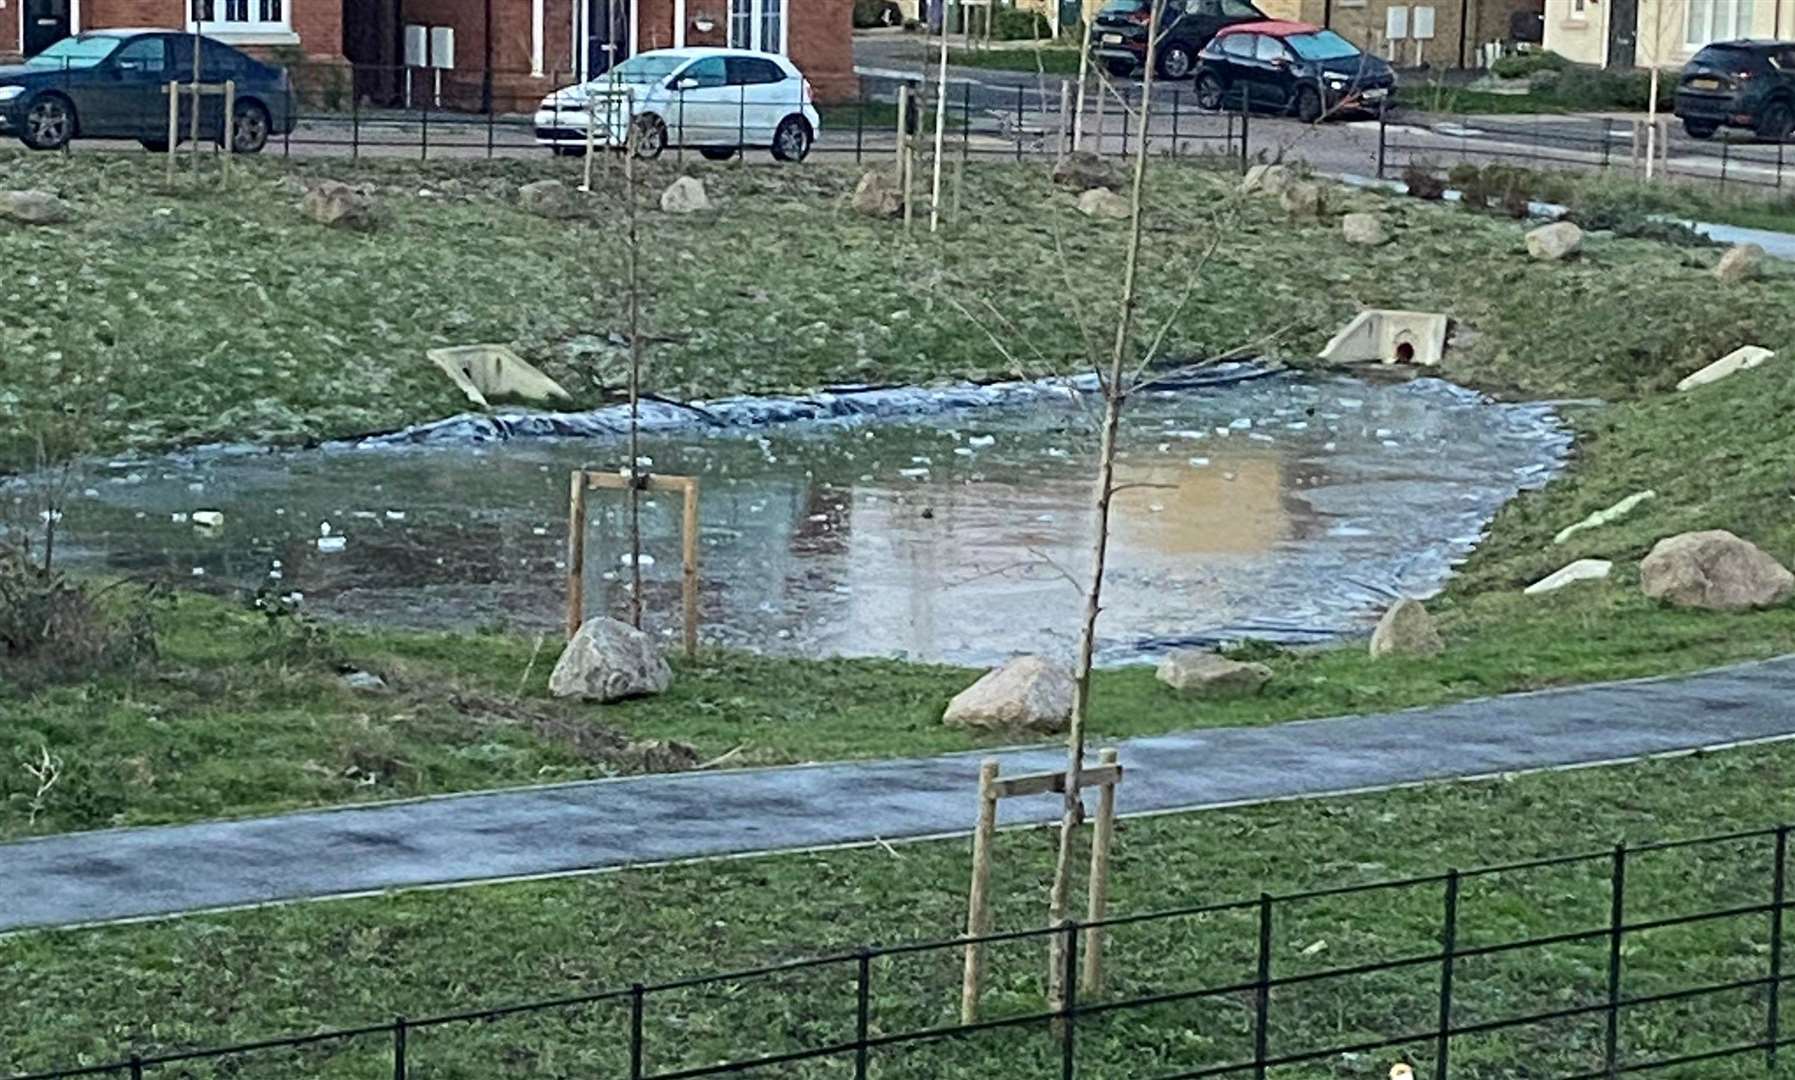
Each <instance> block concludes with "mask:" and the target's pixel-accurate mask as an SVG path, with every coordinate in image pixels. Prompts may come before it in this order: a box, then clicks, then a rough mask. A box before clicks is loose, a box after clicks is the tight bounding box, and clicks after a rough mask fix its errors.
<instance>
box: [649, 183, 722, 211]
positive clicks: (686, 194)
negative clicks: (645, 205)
mask: <svg viewBox="0 0 1795 1080" xmlns="http://www.w3.org/2000/svg"><path fill="white" fill-rule="evenodd" d="M710 209H711V199H710V195H709V194H707V193H706V192H705V190H704V181H702V180H699V179H698V178H696V177H692V176H682V177H680V178H679V179H678V180H675V181H673V183H671V184H668V185H667V190H666V191H663V192H661V212H662V213H663V214H698V213H703V212H705V211H707V210H710Z"/></svg>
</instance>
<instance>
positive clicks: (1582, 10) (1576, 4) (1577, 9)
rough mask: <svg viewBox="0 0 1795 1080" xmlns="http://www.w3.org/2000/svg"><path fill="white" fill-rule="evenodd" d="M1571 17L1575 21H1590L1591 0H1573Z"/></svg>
mask: <svg viewBox="0 0 1795 1080" xmlns="http://www.w3.org/2000/svg"><path fill="white" fill-rule="evenodd" d="M1571 19H1572V20H1573V21H1575V22H1588V21H1589V0H1571Z"/></svg>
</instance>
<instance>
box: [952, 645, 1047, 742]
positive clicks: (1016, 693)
mask: <svg viewBox="0 0 1795 1080" xmlns="http://www.w3.org/2000/svg"><path fill="white" fill-rule="evenodd" d="M1076 689H1077V687H1076V684H1075V683H1074V682H1073V680H1072V673H1071V672H1070V671H1067V670H1066V669H1065V668H1063V667H1061V666H1059V665H1058V664H1055V663H1053V662H1052V661H1050V660H1047V659H1045V658H1043V657H1039V656H1018V657H1016V658H1014V659H1012V660H1010V661H1009V662H1008V663H1005V664H1004V665H1003V666H1001V667H998V668H994V669H992V670H991V671H988V672H986V673H985V674H984V676H982V677H981V678H980V679H979V680H978V681H977V682H975V683H973V684H972V685H971V686H969V687H967V688H966V689H964V690H962V691H960V692H959V693H958V694H957V695H955V696H954V699H953V700H952V701H950V702H948V704H947V711H946V712H945V713H943V714H942V716H941V722H942V723H944V724H947V725H949V726H952V727H963V728H975V729H978V730H984V731H1027V732H1035V733H1038V734H1043V735H1054V734H1058V733H1059V732H1062V731H1065V730H1066V728H1067V727H1068V726H1069V725H1070V724H1071V722H1072V699H1073V697H1074V694H1075V691H1076Z"/></svg>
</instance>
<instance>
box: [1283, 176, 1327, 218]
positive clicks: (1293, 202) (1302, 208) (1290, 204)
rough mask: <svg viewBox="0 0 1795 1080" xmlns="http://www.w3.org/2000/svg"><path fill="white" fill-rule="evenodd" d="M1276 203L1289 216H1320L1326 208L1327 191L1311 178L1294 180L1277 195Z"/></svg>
mask: <svg viewBox="0 0 1795 1080" xmlns="http://www.w3.org/2000/svg"><path fill="white" fill-rule="evenodd" d="M1278 205H1280V206H1282V207H1283V208H1284V212H1285V213H1287V214H1289V215H1290V216H1291V217H1295V218H1313V217H1320V216H1321V214H1322V211H1323V210H1325V209H1326V208H1327V193H1326V192H1325V191H1324V190H1323V189H1322V186H1321V185H1320V184H1318V183H1316V182H1315V181H1313V180H1295V181H1292V182H1291V183H1289V184H1287V185H1285V187H1284V190H1283V191H1282V192H1281V193H1280V194H1279V195H1278Z"/></svg>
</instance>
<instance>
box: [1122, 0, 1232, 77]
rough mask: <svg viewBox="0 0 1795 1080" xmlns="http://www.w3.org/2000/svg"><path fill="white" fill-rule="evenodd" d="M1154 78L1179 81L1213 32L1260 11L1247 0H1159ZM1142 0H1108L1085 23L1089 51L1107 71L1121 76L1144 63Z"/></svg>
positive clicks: (1146, 13) (1147, 14) (1146, 10)
mask: <svg viewBox="0 0 1795 1080" xmlns="http://www.w3.org/2000/svg"><path fill="white" fill-rule="evenodd" d="M1159 2H1160V5H1161V7H1160V13H1159V48H1158V50H1157V52H1156V54H1155V55H1156V56H1157V57H1158V67H1159V73H1158V74H1159V76H1160V77H1161V78H1165V79H1183V78H1186V77H1188V76H1189V75H1190V73H1191V69H1192V68H1193V67H1195V66H1196V61H1197V53H1198V52H1200V51H1201V50H1202V48H1203V46H1205V45H1207V44H1209V39H1210V38H1212V37H1214V36H1215V34H1216V31H1218V30H1220V29H1221V28H1222V27H1224V26H1231V25H1233V24H1234V23H1243V22H1258V21H1260V20H1263V19H1264V18H1265V13H1264V12H1262V11H1260V10H1259V9H1258V8H1256V7H1254V6H1253V5H1252V4H1250V3H1248V2H1247V0H1159ZM1151 17H1152V8H1150V7H1149V6H1148V0H1110V2H1109V3H1108V4H1105V5H1104V6H1103V9H1102V10H1101V11H1099V12H1097V18H1096V19H1095V20H1093V21H1092V23H1091V55H1092V56H1093V57H1094V58H1096V59H1097V60H1099V61H1101V62H1102V63H1103V65H1104V66H1105V67H1107V68H1108V69H1109V72H1110V74H1111V75H1115V76H1118V77H1126V76H1129V75H1132V74H1134V72H1135V70H1136V69H1137V68H1139V67H1140V66H1141V65H1143V64H1145V63H1146V62H1147V26H1148V22H1149V20H1150V19H1151Z"/></svg>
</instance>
